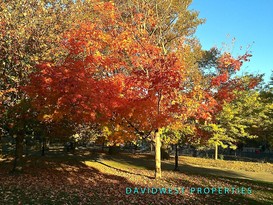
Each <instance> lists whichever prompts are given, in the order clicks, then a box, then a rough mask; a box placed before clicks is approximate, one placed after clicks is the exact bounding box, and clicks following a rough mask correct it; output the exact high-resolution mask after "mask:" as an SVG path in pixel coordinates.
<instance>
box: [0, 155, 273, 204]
mask: <svg viewBox="0 0 273 205" xmlns="http://www.w3.org/2000/svg"><path fill="white" fill-rule="evenodd" d="M179 160H180V172H173V171H172V170H173V168H174V165H173V159H171V160H168V161H163V162H162V170H163V171H162V176H163V177H162V179H159V180H155V179H154V178H153V176H154V171H153V168H154V159H153V156H151V155H141V154H137V155H130V154H119V155H114V156H109V155H106V154H94V153H93V154H92V153H89V152H85V153H83V152H82V153H78V154H77V155H76V156H73V155H65V154H60V153H59V154H58V153H54V154H51V155H48V156H45V157H32V158H26V159H25V162H24V167H23V172H22V173H20V174H10V173H9V170H10V169H11V167H12V162H11V161H10V159H7V160H0V180H1V183H0V204H5V205H6V204H7V205H8V204H20V203H21V204H232V203H236V204H268V205H269V204H272V203H273V197H272V196H273V183H272V181H270V180H268V179H270V178H269V176H271V177H272V169H271V168H272V164H256V163H254V164H251V163H245V162H243V163H242V162H232V161H223V160H219V161H214V160H209V159H201V158H192V157H180V159H179ZM256 165H257V169H261V170H262V171H263V173H262V174H260V172H259V171H261V170H259V171H257V169H254V170H252V166H256ZM229 168H230V169H229ZM265 174H267V175H265ZM256 175H257V176H256ZM246 176H247V177H246ZM126 187H131V188H134V187H137V188H141V187H142V188H144V187H146V188H148V187H149V188H152V187H154V188H164V187H165V188H171V189H173V190H174V189H175V188H181V187H184V188H185V190H186V191H185V193H184V194H182V193H179V194H176V195H175V194H172V195H170V194H156V195H153V194H147V193H145V194H126V193H125V190H126ZM191 187H196V188H197V187H199V188H203V189H204V188H205V187H208V188H213V187H216V188H218V187H227V188H232V187H235V188H241V187H246V188H248V187H251V190H252V194H208V195H205V194H197V193H194V194H191V193H190V192H189V189H190V188H191Z"/></svg>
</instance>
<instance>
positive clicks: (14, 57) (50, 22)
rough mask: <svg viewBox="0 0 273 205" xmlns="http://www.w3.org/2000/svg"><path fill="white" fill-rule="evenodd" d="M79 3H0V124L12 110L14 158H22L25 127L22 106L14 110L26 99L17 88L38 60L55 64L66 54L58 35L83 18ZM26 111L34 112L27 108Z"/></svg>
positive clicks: (22, 83) (23, 82) (26, 78)
mask: <svg viewBox="0 0 273 205" xmlns="http://www.w3.org/2000/svg"><path fill="white" fill-rule="evenodd" d="M81 6H85V5H84V3H82V2H79V1H77V2H75V1H72V0H71V1H70V0H68V1H65V2H64V1H56V0H49V1H43V0H42V1H27V0H20V1H15V0H10V1H2V2H1V4H0V22H1V23H0V79H1V80H0V118H1V127H3V126H4V127H5V126H6V125H7V120H6V119H7V113H10V112H14V114H13V115H12V116H16V118H14V119H9V121H13V122H12V123H13V124H14V125H16V124H18V126H17V127H21V128H22V129H21V130H20V131H19V130H18V129H16V130H17V131H18V133H17V134H16V146H18V149H17V153H16V157H15V160H19V161H20V159H21V158H22V154H21V152H19V150H22V142H23V138H24V130H26V127H27V125H26V124H24V123H25V122H26V121H27V120H29V119H28V118H25V117H26V116H24V113H21V110H23V109H17V107H24V106H25V105H24V102H25V101H29V98H28V97H27V96H26V94H25V92H24V91H23V90H22V89H21V88H22V87H23V86H25V85H26V84H27V83H28V80H29V74H30V73H32V72H34V71H35V70H36V64H37V63H38V62H40V61H45V60H47V61H52V62H53V61H54V62H55V63H56V62H60V61H61V60H62V58H63V56H65V55H66V52H65V50H63V48H62V47H59V44H60V41H61V40H63V39H62V38H61V36H62V34H63V33H64V31H65V30H66V29H67V28H69V27H71V22H74V21H75V19H76V18H81V17H84V15H83V12H79V11H80V10H81V9H80V7H81ZM87 8H88V7H87ZM85 10H86V9H85ZM74 11H75V12H74ZM76 11H77V12H76ZM76 14H77V15H76ZM7 110H8V111H7ZM15 112H16V113H15ZM28 112H34V111H33V109H32V110H31V109H28ZM19 119H20V120H21V121H20V122H19ZM19 124H20V125H19ZM19 147H20V149H19Z"/></svg>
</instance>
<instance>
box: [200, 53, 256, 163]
mask: <svg viewBox="0 0 273 205" xmlns="http://www.w3.org/2000/svg"><path fill="white" fill-rule="evenodd" d="M250 57H251V54H250V53H248V52H246V53H245V54H244V55H242V56H238V57H233V56H232V55H231V54H230V53H228V52H224V53H221V52H220V51H219V50H218V49H216V48H212V49H211V50H209V51H204V53H203V58H201V60H200V61H199V65H200V66H201V67H202V68H203V69H204V71H203V74H204V78H203V79H204V82H205V84H204V87H203V89H204V94H205V95H204V100H203V103H202V104H201V106H200V107H199V112H198V113H199V114H198V115H197V120H198V123H197V126H198V127H199V128H198V129H203V130H204V131H205V132H203V134H206V135H210V134H211V136H206V137H205V136H202V135H201V136H200V137H203V138H206V139H207V140H208V143H209V144H211V145H213V146H215V158H216V159H217V156H218V146H222V147H224V148H225V147H226V146H227V144H229V145H230V147H231V148H235V142H236V141H237V140H238V138H236V136H237V137H238V136H240V137H249V138H251V137H253V136H252V135H251V134H248V133H247V132H246V131H245V129H246V126H245V125H243V124H242V122H241V121H238V119H237V118H236V119H237V121H236V120H235V119H233V118H232V117H234V116H235V115H236V114H235V112H238V110H236V109H231V110H230V109H229V108H228V107H229V106H232V103H233V101H234V100H235V101H236V100H237V99H240V98H241V96H240V95H237V94H236V93H238V92H240V91H243V90H251V89H253V88H255V87H256V86H257V85H258V84H259V82H260V81H261V76H253V75H248V76H247V75H246V76H243V77H236V73H237V71H239V70H240V68H241V66H242V64H243V63H244V62H247V61H249V59H250ZM230 103H231V104H230ZM228 110H229V111H230V112H234V113H233V114H234V115H233V114H231V113H228ZM229 114H230V115H229ZM228 116H229V117H231V118H228ZM245 117H246V116H245ZM224 124H225V126H224ZM200 133H202V132H200ZM231 133H232V134H231ZM225 142H226V143H227V144H224V143H225Z"/></svg>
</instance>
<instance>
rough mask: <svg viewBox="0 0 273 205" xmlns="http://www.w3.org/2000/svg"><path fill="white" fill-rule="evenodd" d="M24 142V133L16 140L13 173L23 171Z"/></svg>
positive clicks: (19, 134)
mask: <svg viewBox="0 0 273 205" xmlns="http://www.w3.org/2000/svg"><path fill="white" fill-rule="evenodd" d="M23 141H24V135H23V133H18V134H17V136H16V138H15V153H14V154H15V156H14V164H13V169H12V171H13V172H14V171H21V170H22V159H23V149H24V147H23Z"/></svg>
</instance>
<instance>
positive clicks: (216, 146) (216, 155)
mask: <svg viewBox="0 0 273 205" xmlns="http://www.w3.org/2000/svg"><path fill="white" fill-rule="evenodd" d="M217 159H218V144H215V160H217Z"/></svg>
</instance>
